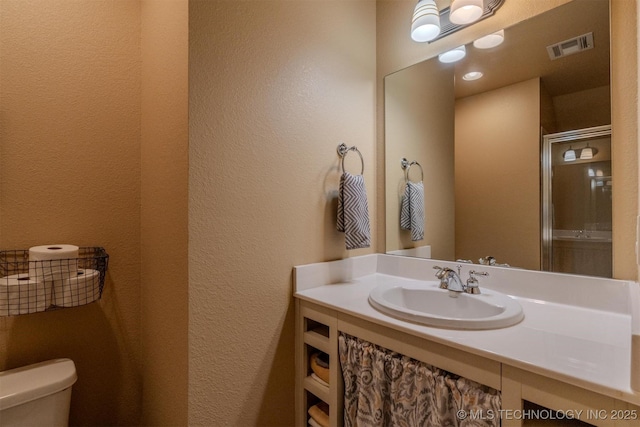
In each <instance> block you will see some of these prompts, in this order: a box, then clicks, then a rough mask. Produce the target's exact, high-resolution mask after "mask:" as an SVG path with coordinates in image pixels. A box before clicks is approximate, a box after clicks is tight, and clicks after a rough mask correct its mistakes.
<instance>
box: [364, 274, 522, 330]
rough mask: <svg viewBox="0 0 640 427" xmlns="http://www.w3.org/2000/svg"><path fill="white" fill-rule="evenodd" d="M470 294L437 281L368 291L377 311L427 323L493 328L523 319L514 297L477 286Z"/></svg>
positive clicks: (453, 326)
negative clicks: (442, 285) (452, 289)
mask: <svg viewBox="0 0 640 427" xmlns="http://www.w3.org/2000/svg"><path fill="white" fill-rule="evenodd" d="M481 292H482V293H481V294H476V295H471V294H467V293H456V292H452V291H449V290H446V289H440V287H439V282H421V283H416V284H410V285H391V284H387V285H380V286H378V287H376V288H375V289H373V290H372V291H371V293H370V294H369V303H370V304H371V305H372V306H373V307H374V308H375V309H377V310H378V311H380V312H382V313H384V314H387V315H390V316H393V317H397V318H399V319H402V320H408V321H411V322H416V323H421V324H423V325H427V326H436V327H441V328H453V329H496V328H504V327H507V326H512V325H515V324H516V323H518V322H520V321H521V320H522V319H523V318H524V313H523V311H522V307H521V306H520V304H519V303H518V301H516V300H515V299H513V298H511V297H510V296H508V295H504V294H501V293H499V292H495V291H492V290H489V289H484V288H482V287H481Z"/></svg>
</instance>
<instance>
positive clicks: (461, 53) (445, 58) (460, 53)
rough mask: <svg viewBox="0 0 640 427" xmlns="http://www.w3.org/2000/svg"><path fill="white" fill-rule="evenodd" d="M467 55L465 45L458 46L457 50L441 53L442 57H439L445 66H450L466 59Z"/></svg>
mask: <svg viewBox="0 0 640 427" xmlns="http://www.w3.org/2000/svg"><path fill="white" fill-rule="evenodd" d="M466 54H467V49H466V48H465V47H464V45H462V46H458V47H457V48H455V49H451V50H450V51H448V52H445V53H441V54H440V55H438V59H439V60H440V62H444V63H445V64H448V63H450V62H456V61H459V60H461V59H462V58H464V57H465V55H466Z"/></svg>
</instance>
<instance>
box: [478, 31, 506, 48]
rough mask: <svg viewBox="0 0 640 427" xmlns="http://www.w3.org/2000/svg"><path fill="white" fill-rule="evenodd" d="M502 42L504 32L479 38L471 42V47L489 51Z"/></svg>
mask: <svg viewBox="0 0 640 427" xmlns="http://www.w3.org/2000/svg"><path fill="white" fill-rule="evenodd" d="M503 41H504V30H500V31H496V32H495V33H492V34H489V35H486V36H484V37H480V38H479V39H478V40H476V41H474V42H473V46H474V47H475V48H477V49H491V48H492V47H496V46H499V45H501V44H502V42H503Z"/></svg>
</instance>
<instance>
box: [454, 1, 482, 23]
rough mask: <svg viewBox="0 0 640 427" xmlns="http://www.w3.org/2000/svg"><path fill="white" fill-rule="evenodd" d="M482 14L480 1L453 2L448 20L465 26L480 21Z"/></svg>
mask: <svg viewBox="0 0 640 427" xmlns="http://www.w3.org/2000/svg"><path fill="white" fill-rule="evenodd" d="M483 12H484V4H483V1H482V0H453V2H452V3H451V8H450V9H449V20H450V21H451V22H453V23H454V24H458V25H466V24H470V23H472V22H475V21H477V20H478V19H480V17H481V16H482V13H483Z"/></svg>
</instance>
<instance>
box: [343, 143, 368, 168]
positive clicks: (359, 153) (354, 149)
mask: <svg viewBox="0 0 640 427" xmlns="http://www.w3.org/2000/svg"><path fill="white" fill-rule="evenodd" d="M349 151H355V152H356V153H358V156H360V162H361V163H362V169H361V170H360V175H362V174H363V173H364V158H363V157H362V153H361V152H360V150H358V147H356V146H355V145H354V146H352V147H347V145H346V144H345V143H344V142H342V143H340V144H339V145H338V155H339V156H340V157H342V173H344V158H345V157H347V153H348V152H349Z"/></svg>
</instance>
